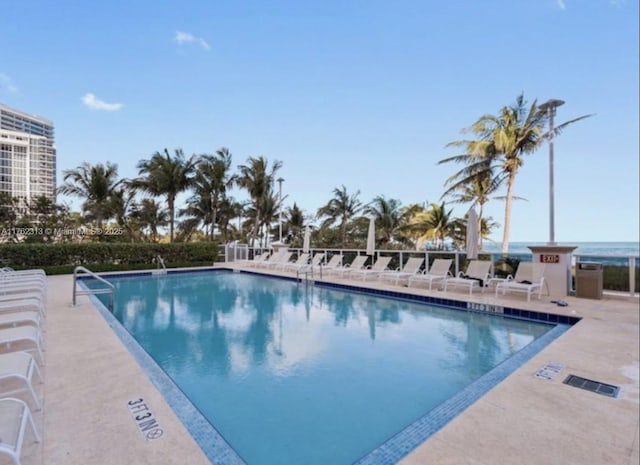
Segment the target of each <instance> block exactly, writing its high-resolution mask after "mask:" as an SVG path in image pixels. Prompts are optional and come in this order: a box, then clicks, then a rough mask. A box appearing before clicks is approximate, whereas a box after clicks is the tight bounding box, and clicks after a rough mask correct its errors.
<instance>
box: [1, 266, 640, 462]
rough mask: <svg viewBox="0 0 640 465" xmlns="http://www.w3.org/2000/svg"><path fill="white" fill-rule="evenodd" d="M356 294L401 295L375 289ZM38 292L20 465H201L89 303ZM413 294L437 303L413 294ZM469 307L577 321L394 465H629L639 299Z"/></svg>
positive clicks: (634, 448) (634, 445)
mask: <svg viewBox="0 0 640 465" xmlns="http://www.w3.org/2000/svg"><path fill="white" fill-rule="evenodd" d="M327 279H328V278H327ZM333 280H334V281H336V282H347V281H342V280H339V279H335V278H334V279H333ZM351 283H353V282H351ZM358 284H362V283H361V282H358ZM365 285H375V287H376V288H378V289H379V288H381V287H385V288H388V289H393V290H402V289H404V290H406V288H399V287H396V286H393V285H382V284H380V283H379V282H377V281H376V282H374V283H373V284H372V282H371V281H369V282H368V283H365ZM48 286H49V287H48V289H49V291H48V303H47V306H48V310H47V311H48V317H47V321H46V328H47V329H46V346H47V352H46V353H47V360H46V369H45V384H44V409H43V412H42V413H38V414H37V415H36V418H37V422H38V425H39V426H40V427H41V428H44V434H43V436H44V439H43V442H42V443H41V444H35V443H33V442H32V440H31V438H30V436H27V439H26V442H25V448H24V453H23V457H24V459H23V464H24V465H41V464H46V465H58V464H59V465H62V464H65V465H76V464H77V465H80V464H114V465H119V464H140V465H143V464H144V465H146V464H149V465H151V464H153V465H157V464H163V465H165V464H167V465H171V464H194V465H198V464H208V463H209V461H208V460H207V459H206V457H205V456H204V454H203V453H202V451H201V450H200V448H199V447H198V446H197V444H196V443H195V441H194V440H193V439H192V438H191V436H190V435H189V433H188V432H187V431H186V429H185V428H184V426H183V425H182V423H181V422H180V421H179V420H178V418H177V417H176V415H175V414H174V413H173V411H172V410H171V408H170V407H169V406H168V405H167V404H166V402H165V401H164V399H163V398H162V396H161V395H160V394H159V392H158V391H157V390H156V389H155V387H154V386H153V385H152V384H151V382H150V381H149V380H148V378H147V376H146V375H145V373H144V372H143V371H142V369H141V368H140V367H139V366H138V364H137V363H136V362H135V361H134V359H133V358H132V356H131V355H130V354H129V352H128V351H127V349H126V348H125V347H124V346H123V345H122V344H121V343H120V341H119V339H118V338H117V336H116V335H115V334H114V332H113V331H112V330H111V328H110V327H109V326H108V324H107V323H106V322H105V320H104V319H103V318H102V316H101V315H100V314H99V313H98V312H97V311H96V310H95V309H94V308H93V305H92V304H91V303H90V302H89V300H88V298H87V297H80V298H79V305H78V306H77V307H71V306H70V302H71V288H72V277H71V276H68V275H67V276H53V277H49V278H48ZM412 292H415V293H420V294H424V295H434V296H443V295H444V294H443V293H442V292H441V291H433V292H428V291H426V290H417V289H416V290H414V289H413V288H412ZM447 297H449V298H454V299H460V300H467V299H468V294H467V293H464V292H448V293H447ZM472 299H473V301H477V302H481V303H492V304H496V303H498V304H502V305H507V306H513V307H518V308H531V309H535V310H539V311H544V312H556V313H559V314H568V315H573V316H578V317H581V318H582V321H580V322H579V323H578V324H576V325H575V326H574V327H573V328H571V329H570V330H569V331H568V332H566V333H565V334H564V335H562V336H561V337H560V338H558V339H557V340H556V341H554V342H553V343H552V344H550V345H549V346H548V347H546V348H545V349H544V350H542V351H541V352H540V353H539V354H538V355H536V356H535V357H534V358H533V359H532V360H530V361H529V362H528V363H526V364H525V365H524V366H522V367H520V368H519V369H518V370H517V371H516V372H515V373H514V374H512V375H511V376H509V377H508V378H507V379H506V380H504V381H503V382H502V383H500V384H499V385H498V386H496V387H495V388H494V389H492V390H491V391H490V392H488V393H487V394H486V395H484V396H483V397H482V398H481V399H480V400H479V401H478V402H476V403H475V404H473V405H472V406H471V407H469V408H468V409H467V410H466V411H465V412H463V413H462V414H461V415H460V416H458V417H457V418H455V419H454V420H453V421H451V422H450V423H449V424H447V425H446V426H445V427H444V428H443V429H441V430H440V431H439V432H438V433H436V434H435V435H434V436H433V437H432V438H430V439H429V440H428V441H427V442H425V443H424V444H423V445H421V446H419V447H418V448H417V449H416V450H415V451H413V452H412V453H411V454H410V455H408V456H407V457H406V458H405V459H403V460H402V461H401V462H400V463H401V464H402V465H423V464H438V465H448V464H456V465H458V464H469V465H495V464H504V463H518V464H521V465H548V464H559V463H562V464H563V465H571V464H576V465H577V464H581V465H582V464H585V463H589V464H616V465H631V464H633V465H637V464H638V463H639V454H638V449H639V436H638V435H639V431H640V428H639V426H640V425H639V423H640V400H639V398H640V397H639V389H638V385H639V377H640V376H639V371H640V367H639V360H640V353H639V352H640V347H639V331H640V325H639V323H640V318H639V315H640V312H639V304H638V300H637V299H633V298H629V297H627V298H622V299H610V298H606V299H604V300H586V299H577V298H571V297H569V298H567V299H566V301H567V302H568V303H569V306H568V307H564V308H562V307H557V306H556V305H554V304H551V303H549V302H548V301H547V300H545V299H544V298H543V299H542V300H541V301H536V300H535V299H534V300H533V301H532V303H530V304H528V303H527V302H526V299H525V298H523V297H522V296H513V297H512V296H506V297H502V298H500V299H497V300H496V299H495V297H494V296H493V295H491V294H487V295H480V294H476V295H474V296H473V298H472ZM548 362H559V363H561V364H563V365H564V368H563V369H562V372H561V373H560V374H559V376H557V378H556V379H553V380H545V379H540V378H537V377H535V376H534V373H535V372H536V371H538V370H539V369H540V368H542V367H543V366H544V365H545V364H546V363H548ZM568 374H575V375H578V376H582V377H585V378H590V379H595V380H598V381H602V382H605V383H608V384H614V385H618V386H620V387H621V394H620V396H619V397H618V398H615V399H612V398H608V397H604V396H600V395H597V394H594V393H591V392H587V391H583V390H580V389H576V388H573V387H570V386H567V385H565V384H562V380H563V379H564V378H565V377H566V376H567V375H568ZM41 389H42V388H41ZM140 398H142V399H144V403H145V404H146V405H147V406H148V407H149V408H150V410H151V412H152V413H153V416H154V418H155V419H156V420H157V422H158V425H159V426H160V427H161V429H162V432H163V434H162V436H161V437H159V438H157V439H148V438H145V435H144V434H143V433H142V432H141V431H140V428H139V427H138V425H137V422H136V421H135V420H134V415H132V412H131V411H130V409H129V407H128V405H127V404H128V402H135V401H136V400H137V399H140ZM0 464H4V462H2V458H0ZM283 465H288V464H283ZM292 465H296V464H292Z"/></svg>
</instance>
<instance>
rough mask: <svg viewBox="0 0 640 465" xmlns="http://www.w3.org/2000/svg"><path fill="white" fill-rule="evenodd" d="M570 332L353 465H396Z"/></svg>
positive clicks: (550, 335) (545, 341) (537, 346)
mask: <svg viewBox="0 0 640 465" xmlns="http://www.w3.org/2000/svg"><path fill="white" fill-rule="evenodd" d="M569 328H570V326H568V325H557V326H555V327H554V328H553V329H551V330H550V331H547V332H546V333H545V334H544V335H542V336H541V337H539V338H538V339H535V340H534V341H532V342H531V343H530V344H529V345H528V346H526V347H524V348H523V349H521V350H520V351H518V352H516V353H515V354H514V355H512V356H511V357H509V358H508V359H507V360H505V361H504V362H503V363H501V364H500V365H498V366H497V367H495V368H494V369H493V370H491V371H490V372H488V373H486V374H485V375H483V376H481V377H480V378H478V379H477V380H476V381H474V382H473V383H471V384H470V385H469V386H467V387H466V388H464V389H463V390H462V391H460V392H458V393H457V394H455V395H454V396H453V397H451V398H449V399H448V400H446V401H445V402H443V403H442V404H440V405H438V406H437V407H436V408H434V409H433V410H431V411H430V412H429V413H427V414H426V415H424V416H423V417H421V418H420V419H419V420H417V421H415V422H414V423H412V424H411V425H409V426H408V427H406V428H405V429H404V430H402V431H401V432H399V433H398V434H396V435H395V436H393V437H392V438H390V439H388V440H387V441H386V442H384V443H383V444H382V445H381V446H379V447H377V448H376V449H374V450H373V451H371V452H370V453H368V454H367V455H365V456H364V457H362V458H361V459H359V460H357V461H356V462H354V464H353V465H393V464H395V463H397V462H398V461H399V460H401V459H402V458H404V457H406V456H407V455H408V454H409V453H410V452H412V451H413V450H414V449H415V448H417V447H418V446H420V445H421V444H422V443H424V442H425V441H426V440H427V439H429V437H431V436H432V435H433V434H435V433H436V432H437V431H438V430H440V429H441V428H442V427H444V426H445V425H446V424H447V423H449V422H450V421H451V420H453V419H454V418H455V417H457V416H458V415H460V414H461V413H462V412H463V411H464V410H466V409H467V408H468V407H469V406H471V405H472V404H473V403H475V402H476V401H477V400H478V399H480V398H481V397H482V396H484V395H485V394H486V393H487V392H488V391H489V390H490V389H492V388H494V387H495V386H496V385H498V384H499V383H500V382H501V381H503V380H504V379H505V378H507V377H508V376H509V375H510V374H512V373H513V372H514V371H516V370H517V369H518V368H520V367H521V366H522V365H523V364H524V363H526V362H527V361H529V360H530V359H531V358H533V356H534V355H536V354H537V353H538V352H540V351H541V350H542V349H544V348H545V347H546V346H547V345H549V344H550V343H551V342H553V341H554V340H555V339H556V338H558V337H560V336H561V335H562V334H563V333H564V332H565V331H567V330H568V329H569Z"/></svg>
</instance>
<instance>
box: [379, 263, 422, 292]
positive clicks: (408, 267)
mask: <svg viewBox="0 0 640 465" xmlns="http://www.w3.org/2000/svg"><path fill="white" fill-rule="evenodd" d="M423 263H424V258H422V257H409V260H407V262H406V263H405V264H404V266H403V267H402V268H398V269H396V270H387V271H383V272H382V273H380V276H379V279H380V280H381V281H384V280H389V281H395V283H396V285H397V284H399V283H400V280H401V279H405V278H406V279H407V280H408V279H409V278H410V277H411V276H413V275H415V274H418V273H419V272H420V267H421V266H422V264H423Z"/></svg>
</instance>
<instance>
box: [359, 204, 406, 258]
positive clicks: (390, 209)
mask: <svg viewBox="0 0 640 465" xmlns="http://www.w3.org/2000/svg"><path fill="white" fill-rule="evenodd" d="M400 206H401V203H400V200H397V199H387V198H385V197H384V196H382V195H378V196H377V197H375V198H374V199H373V201H372V202H371V203H370V204H369V205H368V206H367V207H366V208H365V210H364V212H365V214H368V215H371V216H373V218H374V219H375V223H376V229H377V230H378V231H380V232H381V233H382V235H381V236H380V238H379V239H380V243H381V246H384V245H387V244H389V243H390V242H391V241H392V240H393V238H394V235H395V233H396V231H397V230H398V228H399V227H400V226H401V222H402V211H401V209H400Z"/></svg>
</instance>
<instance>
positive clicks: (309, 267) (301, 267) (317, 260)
mask: <svg viewBox="0 0 640 465" xmlns="http://www.w3.org/2000/svg"><path fill="white" fill-rule="evenodd" d="M323 259H324V253H323V252H318V253H316V254H314V255H313V257H312V258H311V261H310V262H309V263H305V264H303V265H299V266H298V265H295V266H292V267H291V268H290V269H291V271H296V272H300V271H305V270H312V269H313V268H314V267H316V266H319V265H320V262H321V261H322V260H323Z"/></svg>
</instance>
